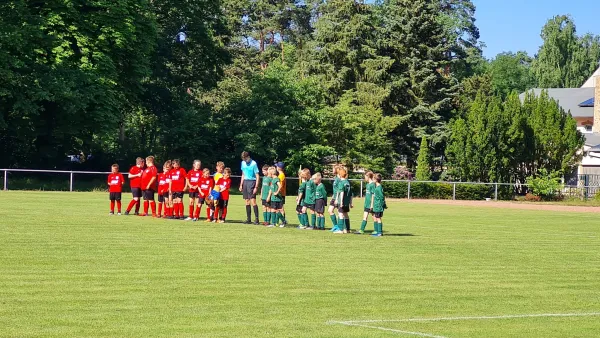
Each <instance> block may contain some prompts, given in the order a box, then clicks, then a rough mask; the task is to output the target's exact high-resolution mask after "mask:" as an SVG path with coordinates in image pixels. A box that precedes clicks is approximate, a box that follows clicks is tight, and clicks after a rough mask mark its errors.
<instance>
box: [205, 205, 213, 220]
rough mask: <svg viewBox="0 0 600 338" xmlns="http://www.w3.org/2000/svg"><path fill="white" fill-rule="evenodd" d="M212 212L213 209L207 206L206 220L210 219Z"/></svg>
mask: <svg viewBox="0 0 600 338" xmlns="http://www.w3.org/2000/svg"><path fill="white" fill-rule="evenodd" d="M211 211H212V209H211V208H209V207H208V206H207V207H206V219H210V212H211Z"/></svg>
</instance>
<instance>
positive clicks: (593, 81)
mask: <svg viewBox="0 0 600 338" xmlns="http://www.w3.org/2000/svg"><path fill="white" fill-rule="evenodd" d="M596 76H600V68H598V69H596V71H595V72H594V74H592V76H590V78H589V79H587V81H585V83H584V84H583V86H581V88H594V87H596Z"/></svg>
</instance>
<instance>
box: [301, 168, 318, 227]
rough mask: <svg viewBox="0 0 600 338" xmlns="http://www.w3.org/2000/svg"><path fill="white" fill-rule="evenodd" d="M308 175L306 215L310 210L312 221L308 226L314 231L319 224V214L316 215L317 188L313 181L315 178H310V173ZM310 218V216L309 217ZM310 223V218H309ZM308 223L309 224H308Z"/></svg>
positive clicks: (305, 199)
mask: <svg viewBox="0 0 600 338" xmlns="http://www.w3.org/2000/svg"><path fill="white" fill-rule="evenodd" d="M307 174H308V181H306V197H305V198H304V209H303V211H304V214H306V212H307V210H310V212H309V213H310V220H311V223H309V224H308V228H307V229H310V230H314V229H315V228H316V225H317V224H316V223H317V214H316V213H315V203H316V201H315V192H316V190H317V186H316V184H315V182H314V181H313V178H314V177H311V176H310V171H309V172H308V173H307ZM307 217H308V216H307ZM307 221H308V218H307ZM307 223H308V222H307Z"/></svg>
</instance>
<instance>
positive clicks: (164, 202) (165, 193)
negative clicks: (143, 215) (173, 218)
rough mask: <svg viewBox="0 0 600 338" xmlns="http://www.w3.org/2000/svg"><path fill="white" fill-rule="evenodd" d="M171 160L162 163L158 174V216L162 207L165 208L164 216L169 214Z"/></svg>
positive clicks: (160, 215)
mask: <svg viewBox="0 0 600 338" xmlns="http://www.w3.org/2000/svg"><path fill="white" fill-rule="evenodd" d="M170 167H171V161H167V162H165V164H163V171H162V173H160V174H158V218H161V217H162V209H163V207H164V208H165V217H167V216H169V170H170Z"/></svg>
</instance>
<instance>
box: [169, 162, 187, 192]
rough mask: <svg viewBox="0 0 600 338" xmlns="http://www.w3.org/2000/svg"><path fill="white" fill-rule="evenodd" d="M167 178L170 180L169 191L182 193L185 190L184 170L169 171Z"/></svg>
mask: <svg viewBox="0 0 600 338" xmlns="http://www.w3.org/2000/svg"><path fill="white" fill-rule="evenodd" d="M169 178H170V179H171V191H172V192H183V189H184V188H185V169H183V168H179V169H171V171H169Z"/></svg>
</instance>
